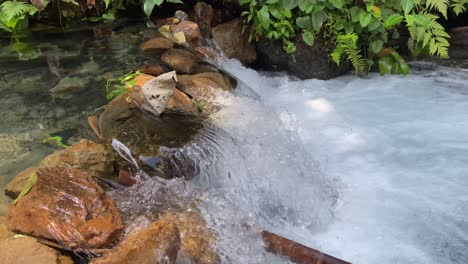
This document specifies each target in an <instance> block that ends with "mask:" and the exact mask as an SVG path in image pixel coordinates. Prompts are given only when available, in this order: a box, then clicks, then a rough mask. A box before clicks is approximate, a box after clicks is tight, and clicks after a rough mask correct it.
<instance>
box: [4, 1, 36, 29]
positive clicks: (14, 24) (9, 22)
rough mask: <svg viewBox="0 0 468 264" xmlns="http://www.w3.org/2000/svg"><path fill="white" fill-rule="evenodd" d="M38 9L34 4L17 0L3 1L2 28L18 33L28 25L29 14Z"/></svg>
mask: <svg viewBox="0 0 468 264" xmlns="http://www.w3.org/2000/svg"><path fill="white" fill-rule="evenodd" d="M37 11H38V10H37V8H35V7H34V6H33V5H31V4H26V3H23V2H19V1H16V0H13V1H6V2H3V3H2V4H1V5H0V29H2V30H4V31H7V32H11V33H13V34H16V33H17V32H19V31H21V29H23V28H27V27H28V15H29V16H32V15H34V14H35V13H36V12H37Z"/></svg>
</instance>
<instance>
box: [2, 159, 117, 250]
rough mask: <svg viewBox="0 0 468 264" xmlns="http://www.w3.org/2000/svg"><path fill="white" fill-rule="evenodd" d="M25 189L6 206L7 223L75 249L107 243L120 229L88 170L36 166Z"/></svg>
mask: <svg viewBox="0 0 468 264" xmlns="http://www.w3.org/2000/svg"><path fill="white" fill-rule="evenodd" d="M36 174H37V182H36V184H35V185H34V186H33V187H32V188H31V190H30V191H29V193H28V194H27V195H25V196H24V197H22V198H21V199H19V201H18V202H17V203H16V204H13V205H11V206H10V208H9V212H8V227H9V228H10V229H11V230H12V231H14V232H19V233H22V234H27V235H32V236H36V237H40V238H44V239H48V240H57V241H58V242H59V243H60V244H61V245H66V247H67V248H70V249H73V250H77V251H88V250H92V249H99V248H105V247H109V246H110V245H111V243H112V242H114V241H115V240H116V238H117V237H118V236H119V234H120V233H121V231H122V230H123V223H122V219H121V218H120V214H119V212H118V210H117V208H116V207H115V204H114V202H113V201H112V200H111V199H110V197H109V196H107V194H106V193H105V192H104V190H102V189H101V187H99V185H98V184H97V183H96V182H95V181H94V180H93V179H92V178H91V176H89V175H88V174H86V173H84V172H82V171H80V170H78V169H74V168H69V167H66V166H63V167H53V168H41V169H39V170H37V172H36Z"/></svg>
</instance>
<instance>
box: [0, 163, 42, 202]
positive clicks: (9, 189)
mask: <svg viewBox="0 0 468 264" xmlns="http://www.w3.org/2000/svg"><path fill="white" fill-rule="evenodd" d="M37 169H38V167H31V168H27V169H25V170H23V171H21V172H20V173H18V175H16V176H15V178H13V180H12V181H11V182H9V183H8V184H7V185H6V186H5V195H6V196H8V197H10V198H11V199H16V197H18V195H19V194H20V192H21V190H23V187H24V185H25V184H26V182H27V181H28V179H29V177H31V175H32V174H33V173H34V172H36V170H37Z"/></svg>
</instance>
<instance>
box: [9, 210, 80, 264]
mask: <svg viewBox="0 0 468 264" xmlns="http://www.w3.org/2000/svg"><path fill="white" fill-rule="evenodd" d="M14 235H15V234H14V233H13V232H11V231H9V230H8V228H7V225H6V218H5V217H0V256H1V260H0V263H8V264H24V263H34V264H73V261H72V260H71V259H70V258H69V257H67V256H62V255H60V254H59V253H58V252H57V251H56V250H54V249H52V248H49V247H48V246H45V245H43V244H41V243H39V242H37V240H36V239H34V238H32V237H21V238H14Z"/></svg>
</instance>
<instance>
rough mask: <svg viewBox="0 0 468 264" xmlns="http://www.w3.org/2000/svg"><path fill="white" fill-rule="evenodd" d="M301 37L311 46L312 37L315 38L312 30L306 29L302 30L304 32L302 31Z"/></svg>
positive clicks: (312, 42)
mask: <svg viewBox="0 0 468 264" xmlns="http://www.w3.org/2000/svg"><path fill="white" fill-rule="evenodd" d="M302 39H303V40H304V42H305V43H306V44H307V45H309V46H311V47H312V46H313V45H314V39H315V36H314V34H313V33H312V32H310V31H308V30H306V31H304V33H302Z"/></svg>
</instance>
